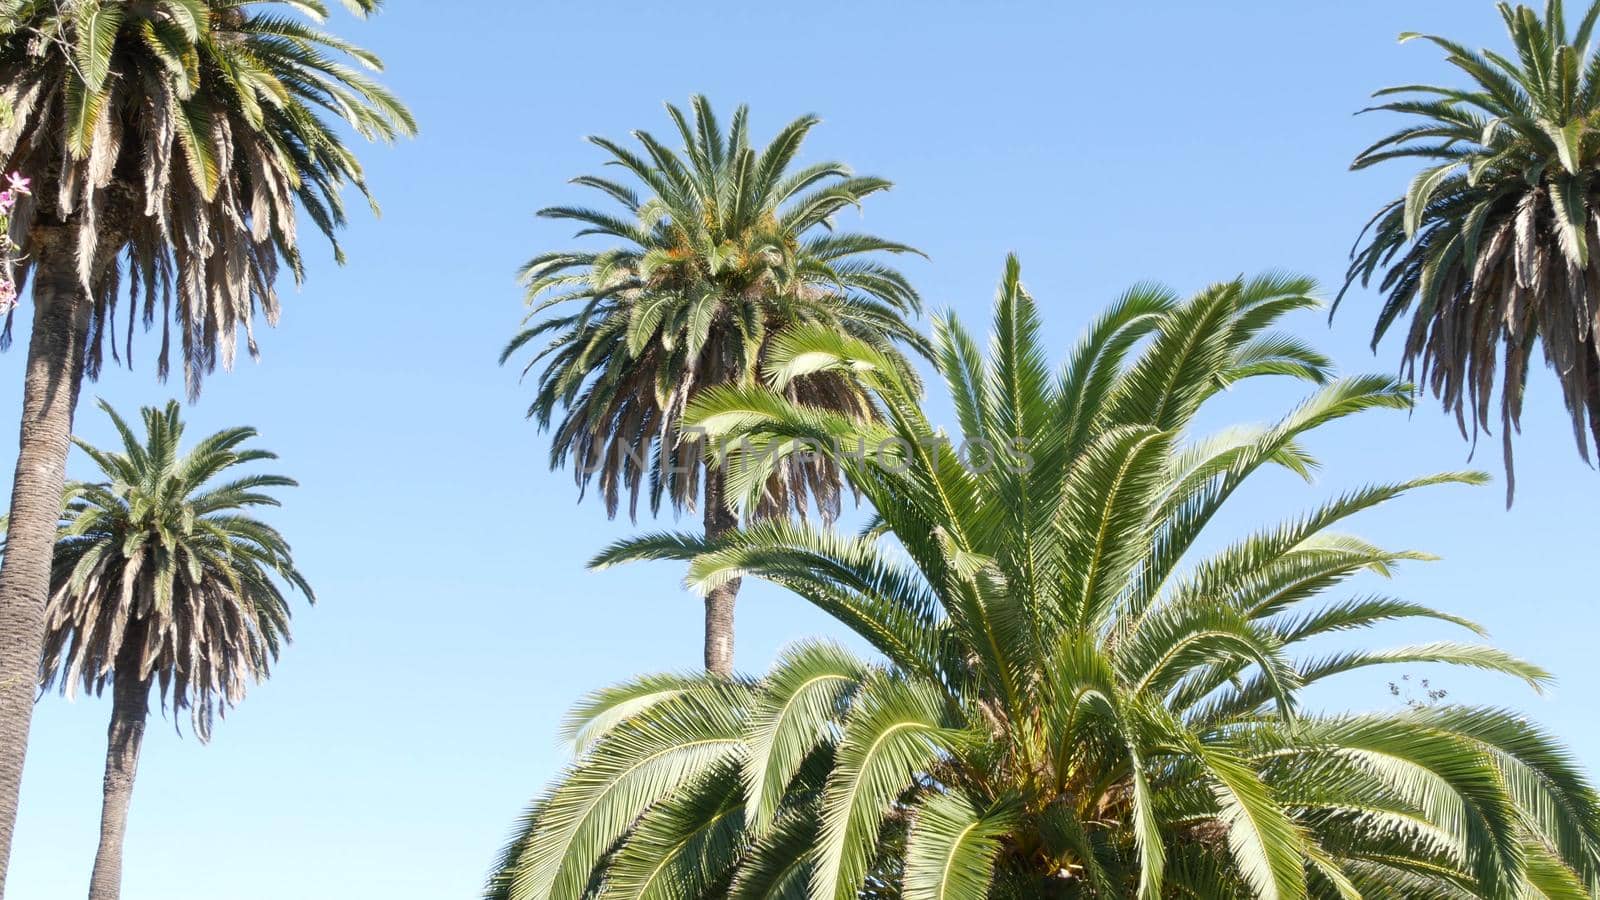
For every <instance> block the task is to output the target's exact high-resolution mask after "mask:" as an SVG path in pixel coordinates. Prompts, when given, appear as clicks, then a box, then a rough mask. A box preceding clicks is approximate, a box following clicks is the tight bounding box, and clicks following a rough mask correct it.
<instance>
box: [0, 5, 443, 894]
mask: <svg viewBox="0 0 1600 900" xmlns="http://www.w3.org/2000/svg"><path fill="white" fill-rule="evenodd" d="M13 5H14V6H16V10H15V12H14V13H13V14H12V16H11V18H10V19H9V20H8V21H9V22H10V24H11V25H13V26H15V28H14V30H12V31H11V32H9V33H7V34H5V35H3V36H0V86H3V87H0V104H9V105H10V107H11V109H12V111H13V113H14V115H13V120H12V122H11V124H10V126H9V127H7V128H5V129H3V130H0V171H7V172H9V171H12V170H15V171H18V172H20V173H21V174H22V175H23V176H24V177H27V178H29V179H30V180H31V181H32V187H33V193H32V195H31V196H26V197H23V198H21V199H20V200H19V202H18V205H17V208H16V210H15V212H14V214H13V216H12V235H11V236H12V238H13V239H15V240H16V242H17V244H18V245H19V250H20V252H21V253H22V254H23V256H24V258H23V260H22V262H21V265H20V273H19V275H20V278H30V277H31V279H32V283H33V306H34V308H33V331H32V335H31V337H30V339H29V347H28V362H27V375H26V380H25V382H24V385H23V404H22V409H23V421H22V429H21V445H20V448H19V452H18V456H17V468H16V477H15V481H14V483H13V489H12V493H11V507H10V520H11V543H10V552H8V553H7V554H6V558H5V566H4V569H3V570H0V634H4V635H5V636H6V637H5V640H4V642H3V644H0V685H3V687H0V892H3V889H4V870H5V865H4V864H5V861H6V860H7V858H8V857H9V854H10V846H11V833H12V827H13V825H14V824H15V819H16V804H17V791H18V787H19V784H20V780H21V776H22V764H23V756H24V752H25V748H26V746H27V737H28V725H29V722H30V719H31V714H32V709H33V680H34V674H35V673H36V672H37V669H38V665H39V653H40V649H41V647H42V646H43V639H44V606H45V597H46V594H47V591H48V587H49V578H50V557H51V549H52V544H53V541H54V536H55V527H56V521H57V517H58V516H59V514H60V501H61V488H62V482H63V479H64V472H65V466H66V458H67V451H68V449H69V447H70V444H69V436H70V434H71V431H72V415H73V410H74V408H75V406H76V404H77V399H78V391H79V386H80V384H81V383H82V378H83V376H84V375H85V374H87V375H88V376H89V377H90V378H93V377H95V375H96V374H97V373H98V372H99V370H100V367H101V364H102V361H103V358H104V355H105V351H106V349H107V348H109V349H110V354H111V357H112V359H113V360H117V359H122V360H127V361H131V359H132V350H133V347H132V343H133V332H134V330H135V329H134V325H135V323H136V322H139V321H142V322H143V324H144V325H145V326H146V327H150V326H152V325H153V324H154V322H155V321H156V319H158V318H159V319H160V322H161V350H160V353H159V355H158V363H157V368H158V372H159V373H161V374H162V375H163V376H165V374H166V372H167V368H168V365H169V358H170V357H171V356H172V355H173V354H176V355H177V356H178V357H179V359H180V360H181V364H182V368H183V372H184V378H185V381H186V383H187V385H188V390H189V394H190V396H191V397H192V396H194V394H195V393H196V392H198V390H199V389H200V383H201V379H202V377H203V376H204V375H205V374H206V373H207V372H209V371H211V370H212V369H213V368H214V367H215V366H216V364H217V363H218V362H219V361H221V362H222V363H223V364H224V365H227V364H229V363H231V362H232V360H233V358H234V354H235V350H236V345H237V343H238V341H239V339H240V332H241V331H242V332H243V341H244V344H245V346H246V348H247V349H249V351H250V352H251V353H254V352H255V349H256V344H255V337H254V327H255V323H256V321H257V317H258V315H259V317H260V318H262V319H265V320H266V322H267V323H268V324H271V323H273V322H275V321H276V320H277V317H278V309H279V306H278V296H277V293H276V289H275V283H276V278H277V275H278V271H279V267H280V266H287V268H288V269H289V271H291V272H292V273H293V274H294V276H295V277H296V279H297V280H298V279H299V278H300V276H301V275H302V274H303V269H302V262H301V255H300V249H299V242H298V238H297V231H296V221H297V217H298V216H301V215H303V216H304V217H305V219H306V220H307V221H309V222H310V223H311V224H312V225H314V226H316V228H317V229H318V230H319V231H321V232H323V233H324V234H326V235H327V236H328V237H329V238H330V240H331V239H332V237H333V233H334V232H335V231H336V230H337V229H338V228H339V227H341V226H342V225H343V224H344V221H345V213H344V206H343V202H342V200H341V198H340V192H341V190H342V188H343V186H344V185H346V184H354V185H355V186H356V187H357V188H358V189H360V190H361V191H362V193H363V194H365V193H366V188H365V183H364V181H363V177H362V170H361V167H360V164H359V163H358V162H357V161H356V158H355V155H354V153H353V152H352V151H351V150H350V148H349V147H348V146H346V144H345V143H344V141H343V140H342V139H341V137H340V135H339V134H338V132H337V131H336V130H335V128H334V127H333V125H332V124H330V121H329V120H330V119H332V118H337V119H340V120H342V121H343V122H344V123H346V124H348V125H349V126H350V127H352V128H353V129H354V130H355V131H356V132H357V133H359V134H360V135H362V136H364V137H367V138H381V139H390V138H392V137H394V136H396V135H401V134H411V133H412V132H413V131H414V130H415V123H414V121H413V120H412V118H411V115H410V113H408V112H407V111H406V110H405V108H404V107H403V106H402V105H401V104H400V103H399V101H397V100H396V99H395V98H394V97H393V96H392V95H391V94H389V93H388V92H387V91H385V90H384V89H383V88H382V87H381V86H379V85H378V84H377V83H376V82H375V81H373V80H372V79H371V78H370V77H368V76H367V75H365V74H363V73H362V72H360V71H358V70H357V66H360V67H364V68H367V69H377V68H379V66H380V64H379V61H378V59H377V58H376V57H375V56H373V55H372V54H371V53H368V52H366V51H364V50H362V49H360V48H358V47H355V46H353V45H351V44H349V43H347V42H345V41H343V40H341V39H340V38H338V37H336V36H334V35H331V34H328V33H326V32H324V31H321V30H318V29H317V28H315V27H312V26H311V25H308V24H307V23H306V22H305V21H303V20H301V19H299V18H295V17H293V16H285V15H283V14H281V13H279V12H278V10H279V9H280V8H281V6H280V5H279V4H267V3H254V2H248V0H137V2H134V0H25V2H21V3H16V4H13ZM345 5H346V6H347V7H349V8H350V9H351V10H353V11H356V12H358V13H366V12H370V11H372V10H373V9H375V8H376V7H377V6H378V5H379V2H378V0H345ZM292 6H293V7H294V8H295V9H297V10H299V11H301V12H303V13H307V14H311V15H313V16H315V17H319V18H320V17H321V16H322V15H323V14H325V13H326V10H325V9H324V8H323V4H322V2H321V0H300V2H296V3H294V4H292ZM343 57H348V58H350V59H353V60H355V63H356V64H357V65H348V64H346V62H345V61H344V59H343ZM334 247H335V255H336V256H339V253H338V245H337V243H335V245H334ZM124 288H126V292H127V296H126V297H125V298H124V297H123V289H124ZM119 301H125V303H124V305H125V307H126V321H125V323H122V328H123V329H124V330H123V333H121V334H118V333H117V327H118V324H119V323H117V322H116V321H114V319H113V315H114V313H116V311H117V304H118V302H119ZM141 307H142V308H141ZM8 321H9V320H8ZM171 331H176V335H172V334H171V333H170V332H171ZM7 333H9V329H8V332H7ZM119 345H120V347H119Z"/></svg>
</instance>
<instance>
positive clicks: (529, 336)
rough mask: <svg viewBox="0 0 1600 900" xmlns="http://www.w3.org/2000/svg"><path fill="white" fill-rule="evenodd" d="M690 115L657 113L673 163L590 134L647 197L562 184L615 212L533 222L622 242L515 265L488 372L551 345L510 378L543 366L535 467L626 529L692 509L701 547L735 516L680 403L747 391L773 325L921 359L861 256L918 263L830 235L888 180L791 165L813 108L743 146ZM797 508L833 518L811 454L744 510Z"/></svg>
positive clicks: (806, 395)
mask: <svg viewBox="0 0 1600 900" xmlns="http://www.w3.org/2000/svg"><path fill="white" fill-rule="evenodd" d="M691 106H692V108H693V119H692V120H691V119H690V118H689V117H688V116H686V115H685V114H684V113H683V111H682V110H680V109H678V108H677V107H675V106H673V105H671V104H668V105H667V112H668V114H669V115H670V116H671V118H672V121H673V124H674V125H675V126H676V127H677V130H678V134H679V136H680V137H681V138H682V141H683V147H682V149H681V150H679V151H674V150H672V149H671V148H669V147H668V146H666V145H665V144H664V143H662V142H661V141H659V140H657V139H656V138H655V137H653V136H652V135H650V134H649V133H647V132H643V131H636V132H634V137H635V138H636V139H637V140H638V141H639V144H640V145H641V147H642V153H640V152H635V151H633V150H630V149H628V148H627V147H624V146H622V145H621V144H618V143H616V142H614V141H611V140H608V139H606V138H600V137H591V138H590V139H589V140H590V141H591V142H592V143H594V144H595V145H596V146H598V147H600V148H602V149H603V150H605V151H606V153H607V154H609V155H610V157H611V159H610V160H609V163H610V164H612V165H616V166H619V167H620V168H621V169H623V170H624V171H626V172H627V173H628V174H629V175H631V176H632V177H633V178H634V179H636V180H637V181H638V183H639V185H641V186H642V187H643V189H644V191H645V193H644V194H643V196H641V194H640V193H639V192H638V191H637V190H636V189H635V187H634V186H630V185H628V184H624V183H621V182H618V181H614V180H610V179H606V178H600V177H596V176H590V175H586V176H583V177H580V178H576V179H574V180H573V183H575V184H579V185H582V186H584V187H588V188H592V189H594V190H597V191H599V192H601V193H602V194H605V195H606V196H607V197H608V198H609V199H610V200H611V201H614V202H615V203H616V204H618V205H620V206H621V207H622V213H621V214H613V213H609V212H604V211H600V210H596V209H590V208H586V207H573V206H557V207H551V208H549V209H544V210H541V211H540V213H539V215H541V216H543V217H545V218H549V219H559V220H569V221H573V222H577V223H579V224H580V225H582V226H583V227H582V230H580V231H579V232H578V235H579V236H580V237H581V236H585V235H598V236H602V237H604V238H606V239H608V240H614V241H618V242H620V243H619V244H617V245H615V246H612V247H609V248H607V249H604V250H557V251H552V252H549V253H542V254H540V255H538V256H536V257H534V258H533V259H532V260H530V261H529V262H528V264H527V265H526V266H525V267H524V268H523V270H522V280H523V283H524V284H525V285H526V287H527V296H528V302H529V304H530V306H531V307H532V309H531V311H530V312H529V313H528V317H527V319H526V320H525V322H524V327H523V329H522V330H521V331H520V332H519V333H518V334H517V335H516V336H515V337H514V338H512V340H511V342H510V344H508V345H507V347H506V348H505V352H504V353H502V354H501V357H500V361H501V362H502V363H504V362H505V361H506V360H507V359H509V358H511V357H512V356H514V355H516V354H517V353H518V352H520V351H523V350H524V349H531V348H533V347H535V346H536V344H535V341H538V340H539V339H541V338H546V339H547V341H546V342H545V343H544V345H543V346H542V347H539V349H538V350H537V352H536V353H534V354H533V356H532V359H531V360H529V362H528V363H527V365H526V367H525V368H524V370H523V371H524V374H526V373H528V372H531V371H533V370H534V369H535V368H537V367H539V366H540V364H541V363H542V364H543V366H544V368H543V371H542V372H541V373H540V374H539V376H538V390H537V393H536V394H535V396H534V400H533V403H532V405H530V406H529V407H528V416H529V417H530V418H533V419H535V420H537V421H538V423H539V426H540V428H549V427H550V425H551V422H552V419H553V418H554V417H555V416H556V415H557V412H558V410H559V412H560V415H561V418H560V420H559V422H558V423H557V424H556V425H555V434H554V437H553V440H552V442H551V447H550V465H551V467H552V468H559V467H560V466H563V465H567V464H569V463H570V464H571V466H572V471H573V478H574V480H575V481H576V482H577V485H578V490H579V496H580V497H581V496H582V495H583V493H584V492H585V490H586V489H587V488H588V486H589V485H590V483H591V482H592V481H593V480H595V479H596V478H598V479H599V490H600V493H601V495H602V496H603V498H604V500H605V504H606V512H607V513H608V514H609V515H612V516H615V515H616V514H617V510H618V508H619V506H620V505H621V502H622V495H623V494H624V493H626V494H627V495H628V514H629V516H630V517H636V516H637V514H638V505H639V498H640V495H641V494H644V493H646V492H647V493H648V496H649V502H650V510H651V512H652V513H655V512H659V511H660V508H661V503H662V501H663V500H665V501H667V502H668V503H669V504H670V505H671V506H672V508H673V509H674V510H675V511H677V510H682V509H685V508H687V509H693V508H695V506H696V505H697V504H698V505H699V506H700V507H701V511H702V514H703V517H704V521H705V530H706V533H707V534H708V535H712V536H716V535H720V534H724V533H726V532H727V531H729V530H730V529H732V528H734V527H735V526H736V525H737V524H738V523H737V521H736V520H735V519H734V517H733V516H732V514H731V513H730V512H729V511H728V509H727V508H726V505H725V504H724V503H723V501H722V496H723V492H722V483H721V480H720V476H719V475H718V474H717V472H716V470H715V469H710V470H703V467H702V462H701V456H702V454H703V453H704V452H706V448H705V446H704V442H702V441H700V440H698V439H696V438H695V436H694V435H692V434H691V435H680V433H679V422H680V419H681V418H682V414H683V409H684V407H685V406H686V405H687V404H688V403H689V402H690V401H691V400H693V399H694V398H695V397H697V396H699V394H700V393H701V392H702V391H704V390H705V389H707V388H709V387H714V386H717V385H724V384H739V383H749V382H752V381H754V380H755V379H756V377H757V371H758V369H759V367H760V366H761V364H762V362H763V360H764V359H765V358H766V355H767V353H768V352H769V348H770V347H771V340H772V337H773V335H775V334H777V333H778V331H779V330H781V329H782V328H783V327H785V326H788V325H793V324H799V323H813V324H817V325H819V326H825V327H828V328H831V329H835V330H837V331H839V332H840V333H841V334H848V335H851V336H853V337H856V338H858V339H860V340H864V341H867V342H869V343H871V344H872V345H873V346H875V347H877V348H879V349H880V350H881V351H882V352H884V353H886V354H890V355H891V356H893V355H895V354H897V353H898V351H897V350H896V347H897V346H904V347H910V348H912V349H913V350H917V351H920V352H925V351H926V339H925V338H923V337H922V336H921V335H919V334H918V333H917V331H916V330H915V329H914V328H913V327H912V326H911V325H910V324H908V322H907V321H906V320H907V317H911V316H914V315H916V314H917V313H919V312H920V306H921V301H920V300H919V298H918V296H917V292H916V291H915V290H914V289H913V288H912V287H911V284H910V283H909V282H908V281H907V280H906V279H905V277H904V276H902V275H901V274H900V273H899V272H897V271H895V270H894V269H892V268H889V267H888V266H886V265H884V264H883V263H882V262H880V261H878V259H876V258H875V257H877V256H878V255H879V254H884V253H889V254H899V253H912V252H915V251H913V250H912V249H911V248H910V247H907V246H905V245H904V244H897V243H894V242H892V241H887V240H884V239H882V238H878V237H873V236H871V235H866V234H855V233H849V232H839V231H836V230H834V227H833V220H834V218H835V216H836V215H837V214H838V213H840V212H841V211H843V210H845V209H846V208H848V207H853V206H860V204H861V201H862V200H863V199H865V198H866V197H868V196H870V195H872V194H876V193H878V192H880V191H884V190H887V189H888V188H889V182H887V181H885V180H884V179H882V178H870V177H864V176H855V175H852V174H851V173H850V170H849V169H848V168H846V167H845V166H844V165H842V164H840V163H836V162H821V163H815V164H812V165H807V166H802V167H800V168H794V163H795V158H796V156H797V155H798V154H799V152H800V147H801V144H802V143H803V142H804V140H805V137H806V135H807V134H809V133H810V131H811V129H812V128H813V127H815V126H816V125H817V123H818V119H817V118H816V117H815V116H802V117H801V118H799V119H796V120H794V121H793V122H790V123H789V124H788V125H786V126H784V128H783V129H782V130H780V131H779V132H778V134H777V136H776V137H774V138H773V139H772V142H771V143H770V144H768V145H767V147H766V148H765V149H763V150H760V151H757V150H756V149H754V148H752V147H751V146H750V135H749V125H748V113H747V111H746V110H745V108H744V107H740V108H739V109H738V111H736V112H735V113H734V116H733V120H732V122H731V124H730V125H729V126H728V129H727V132H726V133H724V132H723V130H722V126H721V125H720V124H719V123H718V121H717V118H716V115H715V114H714V113H713V112H712V109H711V105H710V103H709V102H707V101H706V99H705V98H704V97H695V98H694V99H693V101H692V103H691ZM552 311H553V312H552ZM547 313H550V314H549V315H547ZM896 359H897V365H902V366H904V365H905V364H904V363H903V362H900V361H899V360H898V357H896ZM907 369H908V371H909V367H907ZM788 390H789V391H790V393H791V395H792V396H794V397H795V398H797V399H805V400H806V401H807V402H809V403H813V404H816V405H821V406H826V407H828V408H830V409H834V410H836V411H839V412H842V413H847V414H850V415H856V416H862V415H867V414H869V413H870V409H869V408H868V407H867V406H866V405H865V404H864V403H863V402H862V400H861V398H860V397H858V396H857V395H855V394H854V393H853V392H852V390H851V384H850V382H849V381H848V380H847V379H843V378H840V377H838V376H836V375H833V374H831V373H818V374H816V375H814V376H810V377H807V378H802V379H796V380H795V382H794V383H792V384H791V385H790V386H789V388H788ZM703 471H704V478H703V480H702V472H703ZM647 485H648V491H646V486H647ZM813 501H815V503H816V506H817V509H818V511H819V512H820V513H821V514H822V516H823V517H824V518H831V516H832V515H833V514H834V513H835V512H836V510H837V507H838V503H839V481H838V475H837V472H836V471H835V469H834V468H833V467H832V466H831V465H828V464H827V463H826V462H825V461H816V460H813V461H799V460H791V461H789V462H788V463H787V464H786V465H784V466H782V467H780V468H779V470H778V471H776V472H775V473H774V474H773V477H772V478H771V479H769V480H768V482H767V483H766V485H765V493H764V494H763V496H762V498H761V502H760V503H759V504H757V505H756V507H755V508H754V510H753V513H754V514H756V515H760V516H775V515H783V514H785V513H787V512H795V513H798V514H800V515H804V514H805V512H806V510H807V507H808V506H809V505H810V504H811V502H813ZM738 590H739V584H738V581H737V580H735V581H732V582H729V583H727V584H723V585H720V586H719V587H718V588H717V590H715V591H712V592H711V593H710V594H709V595H707V596H706V598H705V604H706V611H705V623H706V624H705V665H706V669H707V670H709V671H712V672H716V673H719V674H723V675H728V674H731V673H732V671H733V614H734V601H735V598H736V597H737V594H738Z"/></svg>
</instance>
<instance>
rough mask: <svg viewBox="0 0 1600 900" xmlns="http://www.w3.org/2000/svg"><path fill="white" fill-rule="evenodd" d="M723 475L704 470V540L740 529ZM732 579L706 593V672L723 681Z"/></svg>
mask: <svg viewBox="0 0 1600 900" xmlns="http://www.w3.org/2000/svg"><path fill="white" fill-rule="evenodd" d="M722 480H723V474H722V470H721V469H720V468H710V467H707V469H706V490H705V505H706V508H705V522H706V537H708V538H712V539H716V538H719V537H722V536H723V535H725V534H727V533H728V532H730V531H733V530H734V529H736V528H738V527H739V517H738V516H735V515H734V514H733V513H731V512H729V511H728V508H727V507H726V506H724V505H723V501H722ZM739 581H740V579H738V578H735V579H733V580H732V581H729V582H728V583H726V584H723V585H719V586H718V587H716V588H713V589H712V590H711V591H710V593H707V594H706V671H707V672H710V673H711V674H713V675H721V676H722V677H724V678H730V677H732V676H733V605H734V601H735V600H737V599H738V597H739Z"/></svg>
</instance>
